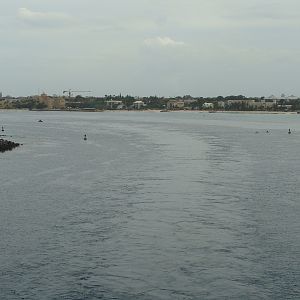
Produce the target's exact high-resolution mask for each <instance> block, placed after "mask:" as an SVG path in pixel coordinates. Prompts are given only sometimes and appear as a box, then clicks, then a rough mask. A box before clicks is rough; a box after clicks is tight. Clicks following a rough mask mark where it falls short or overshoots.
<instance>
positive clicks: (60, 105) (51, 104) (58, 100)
mask: <svg viewBox="0 0 300 300" xmlns="http://www.w3.org/2000/svg"><path fill="white" fill-rule="evenodd" d="M34 99H35V100H37V101H38V102H39V103H42V104H44V105H45V106H46V107H47V109H64V108H65V107H66V101H65V99H64V98H63V97H51V96H48V95H47V94H45V93H43V94H41V95H40V96H35V97H34Z"/></svg>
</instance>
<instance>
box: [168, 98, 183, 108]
mask: <svg viewBox="0 0 300 300" xmlns="http://www.w3.org/2000/svg"><path fill="white" fill-rule="evenodd" d="M183 108H184V101H182V100H169V101H168V102H167V109H183Z"/></svg>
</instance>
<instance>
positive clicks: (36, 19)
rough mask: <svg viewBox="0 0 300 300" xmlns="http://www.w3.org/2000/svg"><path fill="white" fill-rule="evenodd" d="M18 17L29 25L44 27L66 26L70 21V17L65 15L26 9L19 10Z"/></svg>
mask: <svg viewBox="0 0 300 300" xmlns="http://www.w3.org/2000/svg"><path fill="white" fill-rule="evenodd" d="M18 17H19V19H20V20H22V21H23V22H25V23H27V24H29V25H34V26H46V27H48V26H53V27H57V26H61V25H66V24H67V23H69V22H70V21H71V17H70V16H69V15H67V14H65V13H60V12H40V11H32V10H30V9H28V8H20V9H19V11H18Z"/></svg>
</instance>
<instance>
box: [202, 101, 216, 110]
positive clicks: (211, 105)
mask: <svg viewBox="0 0 300 300" xmlns="http://www.w3.org/2000/svg"><path fill="white" fill-rule="evenodd" d="M202 108H203V109H212V108H214V104H213V103H210V102H204V103H203V105H202Z"/></svg>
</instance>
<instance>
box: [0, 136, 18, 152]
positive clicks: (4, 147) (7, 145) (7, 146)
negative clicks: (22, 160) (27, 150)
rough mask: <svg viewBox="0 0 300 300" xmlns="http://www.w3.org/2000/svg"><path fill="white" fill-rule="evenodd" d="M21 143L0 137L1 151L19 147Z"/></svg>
mask: <svg viewBox="0 0 300 300" xmlns="http://www.w3.org/2000/svg"><path fill="white" fill-rule="evenodd" d="M19 146H20V144H19V143H15V142H12V141H7V140H4V139H0V152H5V151H10V150H12V149H14V148H17V147H19Z"/></svg>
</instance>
